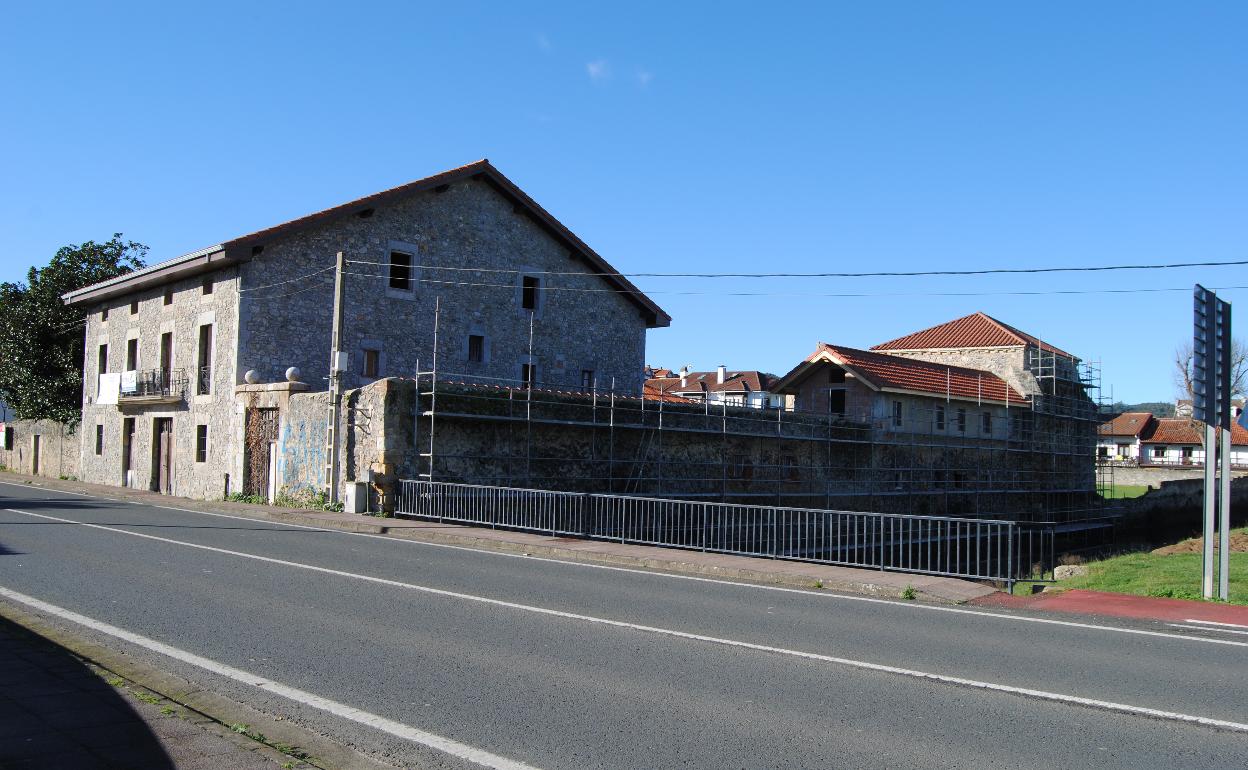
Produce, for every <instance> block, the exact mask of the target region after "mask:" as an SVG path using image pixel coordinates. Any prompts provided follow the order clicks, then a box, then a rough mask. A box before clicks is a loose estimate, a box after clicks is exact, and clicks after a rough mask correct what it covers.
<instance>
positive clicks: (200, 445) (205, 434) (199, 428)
mask: <svg viewBox="0 0 1248 770" xmlns="http://www.w3.org/2000/svg"><path fill="white" fill-rule="evenodd" d="M210 435H211V433H210V431H209V429H208V423H206V422H201V423H196V424H195V462H197V463H206V462H208V455H209V452H210V451H211V449H210V446H209V441H210V439H209V436H210Z"/></svg>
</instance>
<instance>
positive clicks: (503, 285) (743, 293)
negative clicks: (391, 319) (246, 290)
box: [343, 272, 1248, 299]
mask: <svg viewBox="0 0 1248 770" xmlns="http://www.w3.org/2000/svg"><path fill="white" fill-rule="evenodd" d="M525 274H526V275H533V273H525ZM343 275H353V276H357V277H360V278H379V279H382V280H385V279H388V278H389V276H386V275H378V274H375V273H355V272H343ZM578 275H584V273H578ZM411 280H413V281H417V282H419V283H428V284H434V285H440V286H466V287H471V288H482V289H512V290H514V289H516V288H518V287H517V284H514V283H480V282H474V281H443V280H438V279H436V278H413V279H411ZM1213 288H1214V290H1220V291H1226V290H1230V289H1248V286H1215V287H1213ZM538 290H539V291H563V292H585V293H601V292H612V293H616V294H637V295H642V294H645V295H667V296H686V297H688V296H695V297H825V298H829V299H837V298H839V299H848V298H855V297H862V298H868V297H1013V296H1020V297H1030V296H1047V295H1065V294H1155V293H1164V292H1180V291H1184V292H1190V291H1191V290H1192V289H1191V287H1190V286H1186V287H1180V288H1137V289H1052V290H1044V291H1040V290H1035V291H939V292H931V291H919V292H827V293H825V292H774V291H741V292H723V291H662V290H660V291H644V292H643V291H641V290H640V289H638V290H636V291H629V290H626V289H613V288H582V287H576V286H540V287H538Z"/></svg>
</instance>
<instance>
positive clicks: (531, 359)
mask: <svg viewBox="0 0 1248 770" xmlns="http://www.w3.org/2000/svg"><path fill="white" fill-rule="evenodd" d="M526 366H528V367H530V368H531V376H532V379H525V376H524V367H526ZM540 374H541V368H540V367H539V366H538V363H537V356H529V355H524V356H520V360H519V361H518V362H516V382H518V383H520V386H521V387H528V386H532V387H537V385H538V383H539V382H540V380H539V379H538V376H539V375H540Z"/></svg>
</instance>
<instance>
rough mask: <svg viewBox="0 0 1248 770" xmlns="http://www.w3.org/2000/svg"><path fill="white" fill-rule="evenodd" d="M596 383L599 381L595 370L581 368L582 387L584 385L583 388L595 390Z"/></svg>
mask: <svg viewBox="0 0 1248 770" xmlns="http://www.w3.org/2000/svg"><path fill="white" fill-rule="evenodd" d="M596 383H597V380H596V379H595V378H594V370H593V369H582V370H581V387H582V388H584V389H586V390H593V389H594V385H595V384H596Z"/></svg>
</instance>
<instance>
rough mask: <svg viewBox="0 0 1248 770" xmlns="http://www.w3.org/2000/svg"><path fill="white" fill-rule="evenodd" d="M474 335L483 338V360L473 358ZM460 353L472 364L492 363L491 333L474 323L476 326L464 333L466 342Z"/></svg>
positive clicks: (483, 364)
mask: <svg viewBox="0 0 1248 770" xmlns="http://www.w3.org/2000/svg"><path fill="white" fill-rule="evenodd" d="M473 337H480V338H481V360H480V361H473V360H472V355H471V353H472V344H471V343H472V338H473ZM460 353H461V355H463V357H464V361H466V362H468V363H470V364H480V365H482V366H485V365H487V364H489V363H490V335H488V334H486V333H485V330H484V329H482V328H481V327H480V326H475V325H474V326H471V327H469V329H468V333H467V334H465V335H464V344H463V347H462V348H461V349H460ZM521 363H524V362H523V361H522V362H521Z"/></svg>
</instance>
